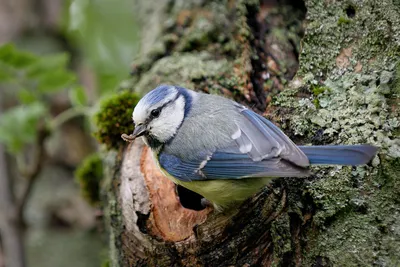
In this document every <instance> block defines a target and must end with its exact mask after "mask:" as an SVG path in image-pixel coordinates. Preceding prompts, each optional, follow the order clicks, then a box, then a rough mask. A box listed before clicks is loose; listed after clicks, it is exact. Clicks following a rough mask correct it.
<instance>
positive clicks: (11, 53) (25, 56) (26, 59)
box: [0, 44, 37, 69]
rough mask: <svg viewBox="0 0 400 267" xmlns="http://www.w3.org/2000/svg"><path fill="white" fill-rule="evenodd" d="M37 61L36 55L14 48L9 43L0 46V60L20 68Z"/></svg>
mask: <svg viewBox="0 0 400 267" xmlns="http://www.w3.org/2000/svg"><path fill="white" fill-rule="evenodd" d="M36 61H37V57H36V56H35V55H33V54H31V53H28V52H24V51H19V50H16V49H15V47H14V46H13V45H11V44H6V45H3V46H1V47H0V62H2V63H4V64H6V65H9V66H11V67H14V68H16V69H22V68H25V67H27V66H30V65H31V64H33V63H35V62H36Z"/></svg>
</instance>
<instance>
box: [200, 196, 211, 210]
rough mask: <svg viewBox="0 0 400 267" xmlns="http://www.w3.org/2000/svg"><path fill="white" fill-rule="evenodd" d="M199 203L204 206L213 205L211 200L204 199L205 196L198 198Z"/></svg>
mask: <svg viewBox="0 0 400 267" xmlns="http://www.w3.org/2000/svg"><path fill="white" fill-rule="evenodd" d="M200 203H201V205H202V206H203V207H204V208H208V207H213V204H212V203H211V201H209V200H208V199H205V198H202V199H201V200H200Z"/></svg>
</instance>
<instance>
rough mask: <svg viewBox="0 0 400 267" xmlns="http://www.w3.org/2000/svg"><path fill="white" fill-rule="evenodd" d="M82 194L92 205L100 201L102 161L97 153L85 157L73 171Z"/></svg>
mask: <svg viewBox="0 0 400 267" xmlns="http://www.w3.org/2000/svg"><path fill="white" fill-rule="evenodd" d="M75 177H76V179H77V181H78V182H79V184H80V186H81V191H82V195H83V196H84V197H85V199H86V200H87V201H88V202H89V203H91V204H92V205H95V204H98V203H99V202H100V183H101V180H102V179H103V162H102V160H101V157H100V155H99V154H97V153H96V154H92V155H91V156H88V157H86V158H85V160H84V161H83V162H82V163H81V165H80V166H79V167H78V168H77V169H76V171H75Z"/></svg>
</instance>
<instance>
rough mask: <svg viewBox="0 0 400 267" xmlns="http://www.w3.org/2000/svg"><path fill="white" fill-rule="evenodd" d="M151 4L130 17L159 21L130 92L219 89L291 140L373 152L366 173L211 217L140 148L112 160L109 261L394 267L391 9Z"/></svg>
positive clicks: (395, 110) (308, 183)
mask: <svg viewBox="0 0 400 267" xmlns="http://www.w3.org/2000/svg"><path fill="white" fill-rule="evenodd" d="M141 2H142V3H141ZM144 2H146V3H144ZM150 2H152V1H138V3H137V10H138V11H137V12H138V13H140V14H142V16H146V17H143V18H141V19H142V20H144V21H146V23H151V22H152V21H154V20H156V21H161V22H163V25H160V26H159V27H160V28H158V29H157V28H153V29H152V30H151V31H149V30H148V28H146V29H145V31H144V33H143V40H147V41H148V42H149V43H146V49H147V53H146V55H145V56H143V57H142V58H140V59H139V60H138V61H136V62H135V64H134V69H133V78H132V79H133V81H134V83H133V84H135V88H133V89H134V90H135V91H138V92H146V91H149V90H151V89H152V88H154V87H155V86H156V85H158V84H160V83H172V84H177V85H181V86H185V87H188V88H191V89H196V90H201V91H205V92H209V93H217V94H223V95H225V96H226V97H230V98H233V99H235V100H236V101H238V102H241V103H243V104H245V105H248V106H249V107H251V108H253V109H254V110H255V111H256V112H259V113H260V114H263V115H265V116H266V117H267V118H268V119H270V120H271V121H273V122H274V123H276V124H277V125H279V126H280V127H281V128H282V129H283V130H284V131H285V133H286V134H288V135H289V137H291V138H292V139H293V140H294V141H295V142H296V143H298V144H314V145H317V144H356V143H371V144H375V145H377V146H379V147H380V151H379V156H377V157H376V158H375V159H374V160H373V161H372V163H371V164H370V165H368V166H361V167H353V168H351V167H343V168H342V167H315V168H313V173H314V174H313V175H312V177H309V178H307V179H299V178H279V179H275V180H274V181H273V182H272V183H271V184H270V185H268V186H267V187H265V188H264V189H263V190H262V191H261V192H260V193H258V194H257V195H255V196H254V197H253V198H251V199H249V200H248V201H246V202H245V203H243V205H242V206H241V207H238V209H237V210H235V211H228V212H225V213H217V212H215V211H213V210H212V208H207V209H203V210H201V208H200V205H199V204H200V197H199V196H198V195H196V194H194V193H192V192H187V191H185V190H182V189H180V188H178V189H176V188H175V186H174V184H173V183H172V182H170V181H169V180H168V179H167V178H165V177H164V176H163V175H162V174H161V173H160V171H159V170H158V168H157V166H156V165H155V163H154V162H153V159H152V155H151V152H150V151H149V149H148V148H146V147H145V146H144V145H143V143H142V142H141V141H139V140H137V141H135V142H134V143H133V144H130V145H126V147H124V148H123V149H120V150H119V151H118V152H110V153H109V155H108V160H107V162H109V163H110V162H111V163H110V164H109V165H108V166H109V168H108V171H107V181H106V182H107V183H106V184H107V186H106V190H107V205H106V215H107V220H108V223H109V225H110V246H111V263H112V265H113V266H371V265H378V266H398V265H399V264H400V228H399V227H398V222H399V220H400V205H399V199H400V182H399V179H398V177H399V176H400V175H399V173H400V160H399V157H400V152H399V151H400V140H399V133H400V131H399V125H400V123H399V120H398V117H399V100H398V95H399V94H400V63H399V55H400V35H399V33H400V14H399V13H400V11H399V10H400V3H399V2H398V1H389V0H381V1H379V2H377V1H373V0H364V1H337V0H326V1H320V0H308V1H305V6H303V5H302V4H299V2H298V1H289V0H288V1H274V0H265V1H261V3H260V2H258V1H194V0H191V1H169V2H168V3H167V2H166V1H165V3H164V4H162V3H163V1H160V3H158V4H157V6H156V7H154V8H153V7H152V5H155V4H151V3H150ZM149 10H150V11H151V12H150V11H149ZM144 11H147V12H144ZM306 11H307V13H305V12H306ZM305 14H307V15H306V17H305ZM164 18H165V19H164ZM303 19H305V20H304V21H303ZM152 27H154V25H153V26H152ZM303 30H304V32H305V33H304V36H303ZM300 40H302V41H301V45H300ZM149 47H150V48H149Z"/></svg>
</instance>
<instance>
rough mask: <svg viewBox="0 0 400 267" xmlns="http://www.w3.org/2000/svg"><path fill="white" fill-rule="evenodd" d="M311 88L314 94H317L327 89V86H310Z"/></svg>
mask: <svg viewBox="0 0 400 267" xmlns="http://www.w3.org/2000/svg"><path fill="white" fill-rule="evenodd" d="M311 90H312V92H313V94H314V95H315V96H318V95H320V94H322V93H323V92H325V91H328V90H329V88H328V87H326V86H311Z"/></svg>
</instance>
